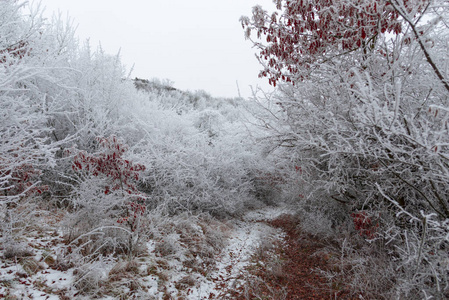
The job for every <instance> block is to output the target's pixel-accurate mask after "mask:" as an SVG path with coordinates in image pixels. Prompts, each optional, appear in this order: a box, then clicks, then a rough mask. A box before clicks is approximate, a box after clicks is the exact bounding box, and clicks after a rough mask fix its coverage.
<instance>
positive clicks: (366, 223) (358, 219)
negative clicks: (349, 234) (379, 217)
mask: <svg viewBox="0 0 449 300" xmlns="http://www.w3.org/2000/svg"><path fill="white" fill-rule="evenodd" d="M351 217H352V219H353V221H354V227H355V229H356V230H357V231H358V232H359V234H360V235H361V236H365V237H367V238H368V239H373V238H374V237H375V234H376V231H377V228H378V227H379V223H377V222H373V220H372V218H371V217H370V216H369V215H368V213H367V212H365V211H361V212H357V213H352V214H351Z"/></svg>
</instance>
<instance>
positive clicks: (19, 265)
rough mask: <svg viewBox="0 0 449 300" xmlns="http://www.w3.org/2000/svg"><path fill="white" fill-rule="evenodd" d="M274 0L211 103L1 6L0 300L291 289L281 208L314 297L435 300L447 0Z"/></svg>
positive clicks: (280, 295) (447, 223)
mask: <svg viewBox="0 0 449 300" xmlns="http://www.w3.org/2000/svg"><path fill="white" fill-rule="evenodd" d="M275 2H276V3H277V4H278V8H279V11H278V12H277V14H270V13H268V12H266V11H264V10H262V8H261V7H255V8H254V11H253V16H252V17H251V18H249V17H243V18H242V25H243V27H244V28H245V29H246V35H247V37H248V38H251V34H252V33H253V34H254V33H255V32H256V33H257V36H258V38H255V37H253V40H252V41H253V42H254V43H255V44H256V45H257V46H258V48H257V49H258V51H260V58H261V63H262V66H263V71H262V73H261V75H262V76H266V77H268V78H269V80H270V82H271V83H272V84H273V85H277V89H276V91H275V92H273V93H271V94H267V93H264V92H263V91H259V90H255V91H254V95H253V97H252V98H251V99H241V98H232V99H224V98H214V97H211V96H210V95H208V94H207V93H206V92H203V91H196V92H186V91H180V90H178V89H176V88H174V87H173V86H172V85H171V83H170V82H169V81H161V80H157V79H153V80H147V79H139V78H130V77H129V76H128V75H127V73H126V70H125V69H124V67H123V66H122V64H121V61H120V56H119V55H115V56H114V55H110V54H107V53H104V51H102V49H101V48H96V49H92V48H91V45H89V44H88V43H80V42H79V41H78V40H77V38H76V37H75V33H74V31H73V28H71V26H69V25H67V24H66V23H64V22H63V21H62V20H60V19H58V18H54V19H52V20H46V19H43V18H42V16H41V10H40V8H39V6H36V5H29V4H28V3H22V4H21V2H20V1H19V2H17V1H9V0H8V1H0V256H1V264H0V298H2V297H4V298H6V299H92V298H98V299H133V298H134V299H265V298H267V297H268V299H290V298H289V297H292V296H294V295H291V294H289V290H288V289H287V286H288V284H287V283H285V285H284V286H282V282H283V281H282V280H284V279H285V277H284V275H283V273H284V272H286V270H284V269H283V265H284V264H286V263H291V261H290V262H285V261H284V259H283V257H284V256H283V255H284V252H288V251H290V250H288V251H287V248H288V247H290V246H288V245H287V244H286V243H285V240H286V235H287V233H286V231H284V230H282V228H280V227H276V228H275V227H273V226H271V225H270V224H271V223H270V220H271V221H272V220H277V222H278V223H279V222H280V221H279V220H282V219H284V220H286V218H285V217H283V216H286V215H294V218H291V219H289V220H299V221H298V222H297V223H296V224H294V225H295V226H296V227H297V229H298V232H299V231H300V232H302V234H303V236H302V238H303V240H302V241H303V242H304V243H306V241H307V242H308V243H311V241H312V240H314V239H318V240H319V241H320V243H321V244H322V247H321V248H320V251H319V252H316V253H310V254H308V255H310V259H311V260H313V259H316V257H323V260H325V261H326V262H327V264H328V266H329V267H328V268H325V269H310V270H307V272H306V273H307V274H311V273H314V274H319V276H321V278H324V279H325V281H326V285H325V286H319V287H317V289H326V290H327V291H329V295H332V297H335V298H338V297H340V296H341V297H342V298H344V297H349V298H360V299H415V298H416V299H444V298H447V297H449V286H448V285H449V284H448V282H449V278H448V275H449V203H448V198H449V150H448V149H449V148H448V145H449V132H448V131H449V128H448V119H449V104H448V101H449V99H448V96H449V85H448V82H449V81H448V79H447V78H448V74H447V70H448V57H449V55H448V54H449V53H448V48H447V43H448V37H449V35H448V31H449V29H448V26H447V22H448V20H449V16H448V7H447V3H446V2H445V1H439V0H435V1H431V0H428V1H425V0H413V1H412V0H408V1H405V0H404V1H403V0H394V1H377V0H363V1H356V3H355V1H349V0H343V1H324V0H313V1H309V2H310V5H309V6H304V7H302V6H300V5H299V3H300V2H301V3H302V1H281V0H279V1H275ZM301 7H302V8H301ZM300 8H301V9H300ZM281 15H282V18H281V17H280V16H281ZM343 19H344V20H347V22H346V23H345V24H343V23H344V22H343V21H342V20H343ZM316 20H322V22H315V21H316ZM295 22H296V23H295ZM342 24H343V25H342ZM320 26H327V27H326V30H327V31H326V34H325V33H323V32H324V31H323V28H324V27H323V28H321V27H320ZM342 26H343V27H344V28H345V30H346V31H345V34H343V35H342V36H340V35H339V34H340V33H338V32H339V30H341V28H342ZM351 26H352V27H351ZM354 26H355V27H357V30H354V31H351V28H352V29H353V28H354ZM295 30H297V31H298V32H296V33H295ZM301 30H302V31H301ZM304 31H305V32H309V33H314V34H317V35H320V38H319V39H317V40H314V39H313V38H307V37H305V38H304V39H299V38H298V36H303V35H302V34H301V33H302V32H304ZM299 32H301V33H299ZM332 32H334V33H335V35H332V36H330V35H327V34H328V33H329V34H330V33H332ZM337 33H338V34H337ZM304 36H306V35H304ZM310 36H311V37H313V35H312V34H311V35H310ZM310 36H309V37H310ZM261 38H264V40H263V42H262V39H261ZM265 39H266V41H267V42H266V43H265ZM290 46H291V47H290ZM289 47H290V48H289ZM295 47H296V48H295ZM298 47H300V48H301V51H300V53H301V55H298V53H299V52H298V51H299V50H298V49H299V48H298ZM283 51H285V52H283ZM295 51H296V52H295ZM295 236H296V235H295ZM301 263H302V262H298V265H300V264H301ZM260 270H264V274H265V275H264V276H265V277H264V276H262V275H258V274H259V273H260ZM267 274H268V275H267ZM304 274H305V273H304ZM266 276H271V277H272V278H275V279H276V280H278V282H279V286H277V288H273V286H271V285H270V284H269V283H268V281H266V282H264V280H266ZM304 276H305V275H304ZM283 278H284V279H283ZM256 282H257V284H255V283H256ZM256 285H257V286H259V285H260V286H261V289H260V291H259V290H258V291H256V289H255V286H256ZM264 297H265V298H264ZM309 297H311V296H309Z"/></svg>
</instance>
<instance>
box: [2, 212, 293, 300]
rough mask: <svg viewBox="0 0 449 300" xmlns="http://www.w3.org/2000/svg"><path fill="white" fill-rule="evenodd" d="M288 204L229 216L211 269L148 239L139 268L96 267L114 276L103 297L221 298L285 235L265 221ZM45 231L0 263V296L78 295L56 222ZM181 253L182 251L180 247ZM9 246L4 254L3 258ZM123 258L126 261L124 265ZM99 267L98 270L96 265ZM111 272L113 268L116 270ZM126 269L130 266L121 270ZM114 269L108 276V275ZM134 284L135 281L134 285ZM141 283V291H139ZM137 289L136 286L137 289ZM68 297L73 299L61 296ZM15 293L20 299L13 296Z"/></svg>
mask: <svg viewBox="0 0 449 300" xmlns="http://www.w3.org/2000/svg"><path fill="white" fill-rule="evenodd" d="M288 212H289V211H288V209H287V208H283V207H267V208H262V209H259V210H254V211H250V212H248V213H247V214H246V215H244V216H243V217H242V218H241V219H239V220H237V219H236V220H231V221H227V223H226V227H227V228H228V229H229V230H228V231H227V233H226V237H227V241H226V246H225V247H224V249H223V250H222V251H221V252H220V253H219V254H218V255H216V256H215V257H213V258H212V259H213V261H214V262H215V264H214V266H213V268H212V269H211V270H210V272H195V271H192V270H190V269H189V268H186V267H185V264H184V262H185V260H186V257H183V255H179V256H177V257H175V256H173V257H164V258H162V257H160V256H158V255H157V254H156V251H155V242H154V241H153V240H151V241H149V242H148V243H147V252H148V255H146V256H144V257H141V258H137V260H136V261H137V264H138V270H135V271H133V272H134V273H132V274H131V275H129V276H128V275H126V274H124V275H123V278H119V279H116V280H115V281H114V280H112V279H111V273H110V272H109V271H111V269H112V267H113V266H114V265H115V267H114V268H119V270H122V269H123V270H126V268H127V267H126V262H119V261H118V260H115V261H113V260H110V261H108V262H106V264H105V263H103V264H97V265H95V264H93V265H92V266H93V267H95V266H97V267H101V268H105V269H104V270H102V271H104V272H105V273H106V274H104V277H105V278H106V279H108V278H109V279H108V280H109V287H110V289H111V290H113V289H115V291H114V292H111V294H108V295H105V296H104V297H103V298H102V299H104V300H106V299H117V297H118V295H126V294H127V293H128V295H133V296H135V297H137V298H140V297H148V299H162V298H163V296H164V294H170V295H171V296H172V297H175V298H177V297H181V296H182V297H184V299H219V298H221V297H226V296H229V295H228V293H229V292H232V291H233V290H236V289H238V288H239V287H240V286H242V285H243V284H244V283H245V276H246V270H245V268H246V267H248V266H249V265H250V264H251V263H252V262H253V254H254V252H255V251H256V249H257V248H258V246H259V245H260V243H261V242H262V241H264V240H266V239H268V238H269V239H282V238H283V233H282V232H281V231H279V230H277V229H274V228H272V227H270V226H269V225H267V224H266V223H264V222H261V221H263V220H268V219H273V218H276V217H278V216H279V215H282V214H285V213H288ZM45 229H46V231H41V230H34V231H30V232H28V233H27V234H26V235H27V236H26V237H23V241H24V242H25V243H26V246H27V249H28V250H29V253H28V254H27V255H25V256H21V257H20V259H17V258H14V257H9V258H8V259H2V261H1V264H0V298H2V297H6V296H10V298H11V299H51V300H52V299H55V300H56V299H72V298H73V297H76V298H78V299H80V298H82V297H81V296H79V295H78V293H79V291H77V290H76V288H75V278H76V276H75V275H74V271H75V269H74V268H69V269H67V270H64V269H61V268H58V267H56V266H55V264H56V263H55V262H56V260H57V259H58V257H57V253H60V252H59V251H60V249H61V248H62V247H64V241H63V237H62V236H61V235H60V234H58V231H57V229H58V228H57V224H54V227H53V228H52V227H49V226H48V223H47V225H46V228H45ZM180 253H181V252H180ZM4 254H5V249H1V251H0V255H1V256H2V257H4ZM120 263H121V264H122V265H123V266H122V267H121V268H122V269H120ZM97 271H99V270H97ZM111 272H112V271H111ZM120 272H125V271H120ZM108 273H109V275H108ZM189 280H190V281H192V282H190V281H189ZM132 283H134V285H133V284H132ZM136 286H137V287H138V288H137V291H135V290H136ZM133 289H134V290H133ZM63 296H65V297H68V298H62V297H63ZM14 297H15V298H14Z"/></svg>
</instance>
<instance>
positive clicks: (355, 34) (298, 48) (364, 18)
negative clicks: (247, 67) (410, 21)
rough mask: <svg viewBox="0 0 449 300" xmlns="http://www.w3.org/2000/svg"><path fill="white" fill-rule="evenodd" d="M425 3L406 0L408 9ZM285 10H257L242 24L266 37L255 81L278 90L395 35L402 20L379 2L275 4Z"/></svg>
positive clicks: (288, 0) (293, 0) (294, 0)
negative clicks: (334, 58)
mask: <svg viewBox="0 0 449 300" xmlns="http://www.w3.org/2000/svg"><path fill="white" fill-rule="evenodd" d="M426 1H427V0H404V4H405V6H406V7H408V6H415V8H416V5H418V6H422V4H423V3H424V2H426ZM277 2H278V4H277V8H278V9H279V10H281V9H282V10H283V14H282V16H281V17H279V18H278V13H274V14H272V15H271V16H269V15H267V14H264V13H262V12H261V11H260V10H258V9H255V10H254V12H253V21H252V22H249V20H248V19H246V20H245V19H242V20H243V21H242V25H243V27H244V28H247V29H250V30H253V31H256V32H257V35H258V37H259V38H260V37H261V36H262V35H264V36H265V37H266V41H267V45H262V44H260V43H257V46H259V47H260V53H259V56H260V59H261V60H264V61H265V62H266V65H265V69H264V70H262V71H261V72H260V74H259V77H269V82H270V84H273V85H274V86H276V82H277V81H279V80H282V81H286V82H290V81H294V80H298V79H299V80H301V79H303V78H301V76H299V78H298V76H295V75H297V74H298V73H300V70H307V69H309V68H310V67H311V66H312V65H314V64H315V63H316V62H319V61H320V59H325V58H329V57H330V56H334V55H338V54H341V53H344V52H347V51H352V50H356V49H360V48H366V47H369V46H370V45H372V44H373V43H374V42H375V39H376V37H377V35H378V34H381V33H386V32H388V33H393V34H399V33H400V32H401V31H402V24H401V23H402V20H401V19H400V17H399V14H398V12H397V11H396V10H395V9H394V7H393V6H392V5H391V4H390V3H389V1H382V0H357V1H352V0H351V1H345V0H309V1H305V0H279V1H277Z"/></svg>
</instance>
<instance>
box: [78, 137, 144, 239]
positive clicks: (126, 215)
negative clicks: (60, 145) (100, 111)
mask: <svg viewBox="0 0 449 300" xmlns="http://www.w3.org/2000/svg"><path fill="white" fill-rule="evenodd" d="M97 142H98V144H99V146H100V147H101V149H102V151H101V152H100V153H98V154H89V153H87V152H85V151H81V152H79V153H78V154H77V155H75V157H74V159H73V164H72V169H73V170H75V171H77V172H80V173H84V174H85V175H92V176H94V177H103V179H104V183H103V193H104V194H105V195H113V194H115V196H118V197H120V198H122V200H125V199H126V201H125V207H126V208H125V209H124V211H123V212H122V215H121V216H120V217H119V219H118V220H117V222H118V223H120V224H122V223H125V224H127V225H128V226H129V227H130V230H131V231H132V232H134V231H135V230H136V228H137V226H138V218H139V216H141V215H142V214H144V213H145V210H146V206H145V204H144V200H145V197H144V195H142V194H141V193H140V192H139V191H138V190H137V187H136V182H137V181H138V180H139V176H140V173H141V172H143V171H145V166H144V165H140V164H135V163H133V162H131V161H129V160H127V159H125V158H123V155H124V154H125V153H126V151H127V150H128V146H127V145H125V144H124V143H123V141H122V140H120V139H118V138H117V137H115V136H110V137H108V138H104V137H98V138H97Z"/></svg>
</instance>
